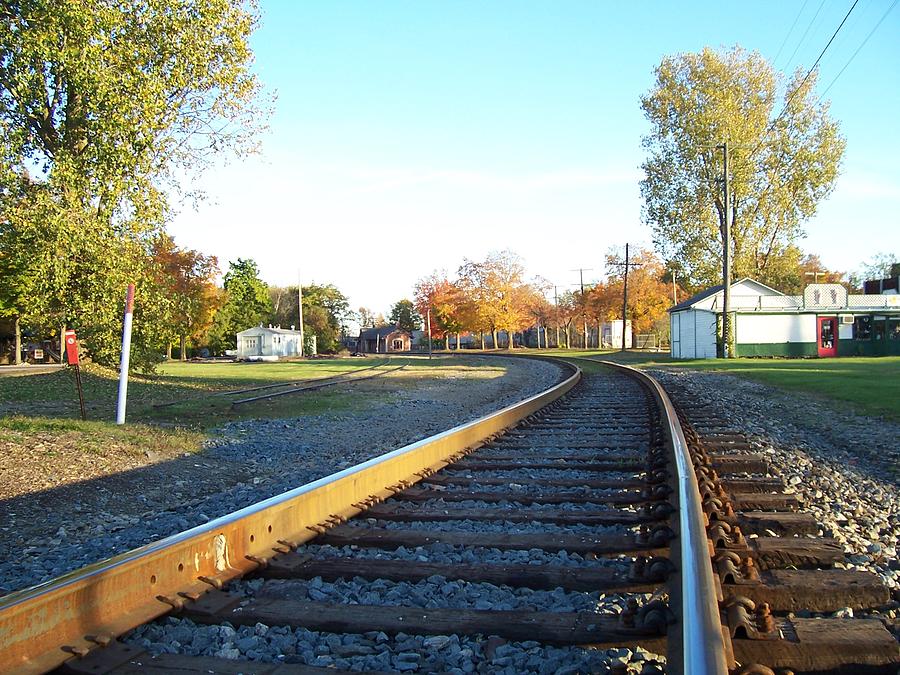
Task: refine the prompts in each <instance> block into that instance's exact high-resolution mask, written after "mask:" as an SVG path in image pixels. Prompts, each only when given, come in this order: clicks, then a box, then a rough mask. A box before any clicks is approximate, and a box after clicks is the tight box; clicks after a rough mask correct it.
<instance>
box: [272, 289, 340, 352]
mask: <svg viewBox="0 0 900 675" xmlns="http://www.w3.org/2000/svg"><path fill="white" fill-rule="evenodd" d="M269 293H270V296H271V299H272V315H271V318H270V321H271V323H273V324H276V325H280V326H281V327H282V328H287V327H288V326H294V327H295V328H299V326H300V312H299V311H298V308H297V287H296V286H286V287H278V286H273V287H272V288H270V289H269ZM352 316H353V313H352V312H351V311H350V303H349V301H348V300H347V297H346V296H345V295H344V294H343V293H341V291H340V290H339V289H338V288H337V286H335V285H334V284H324V285H321V284H310V285H309V286H304V287H303V330H304V333H306V334H307V335H315V336H316V349H317V350H318V351H319V352H324V353H332V352H335V351H337V350H338V349H339V347H340V338H341V336H342V335H345V334H346V332H347V322H348V321H349V320H350V318H351V317H352Z"/></svg>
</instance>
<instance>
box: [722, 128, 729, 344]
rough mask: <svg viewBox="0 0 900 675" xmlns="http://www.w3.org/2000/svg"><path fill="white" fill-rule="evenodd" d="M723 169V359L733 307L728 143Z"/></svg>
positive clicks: (723, 146)
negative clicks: (729, 314) (729, 316)
mask: <svg viewBox="0 0 900 675" xmlns="http://www.w3.org/2000/svg"><path fill="white" fill-rule="evenodd" d="M721 148H722V154H723V160H724V161H723V168H724V171H725V175H724V177H723V179H722V181H723V184H724V191H725V231H724V232H723V233H722V358H725V359H727V358H729V356H730V354H729V353H728V345H729V340H730V338H731V335H730V333H731V331H730V330H729V326H728V310H729V309H730V307H731V191H730V189H729V187H730V186H729V184H728V141H725V142H724V143H722V145H721Z"/></svg>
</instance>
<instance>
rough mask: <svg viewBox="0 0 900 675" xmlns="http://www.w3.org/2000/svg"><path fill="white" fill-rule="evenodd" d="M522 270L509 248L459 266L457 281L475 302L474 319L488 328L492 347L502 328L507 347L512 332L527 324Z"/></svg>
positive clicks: (495, 344)
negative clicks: (475, 312) (481, 260)
mask: <svg viewBox="0 0 900 675" xmlns="http://www.w3.org/2000/svg"><path fill="white" fill-rule="evenodd" d="M523 274H524V266H523V264H522V260H521V258H519V256H517V255H516V254H515V253H513V252H512V251H499V252H494V253H491V254H490V255H488V257H487V258H486V259H485V260H484V261H483V262H472V261H469V260H467V261H465V262H464V263H463V265H462V267H460V271H459V276H460V282H461V283H462V284H463V286H464V288H465V292H466V295H467V296H468V297H469V298H471V299H473V300H474V302H475V305H476V307H477V315H478V317H479V320H478V322H479V323H480V324H481V325H483V326H485V328H486V329H487V330H490V332H491V334H492V336H493V340H494V347H495V348H496V347H497V346H499V345H498V344H497V333H498V331H501V330H503V331H506V334H507V339H508V340H509V342H508V344H507V347H512V346H513V343H512V335H513V333H515V332H518V331H520V330H523V329H524V328H525V327H527V326H528V325H529V317H528V311H527V304H526V298H527V293H526V292H525V283H524V281H523V279H522V276H523Z"/></svg>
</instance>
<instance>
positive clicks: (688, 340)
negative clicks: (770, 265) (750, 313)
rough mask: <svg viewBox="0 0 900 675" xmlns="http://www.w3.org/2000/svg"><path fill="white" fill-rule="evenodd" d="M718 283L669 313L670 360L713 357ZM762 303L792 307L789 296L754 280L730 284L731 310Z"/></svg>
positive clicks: (719, 304) (719, 308) (718, 309)
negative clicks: (782, 304)
mask: <svg viewBox="0 0 900 675" xmlns="http://www.w3.org/2000/svg"><path fill="white" fill-rule="evenodd" d="M723 288H724V286H723V285H722V284H719V285H718V286H713V287H712V288H708V289H707V290H705V291H703V292H702V293H698V294H697V295H695V296H693V297H692V298H688V299H687V300H685V301H684V302H681V303H679V304H677V305H675V306H674V307H672V308H671V309H670V310H669V324H670V325H669V327H670V329H671V348H670V354H671V356H672V358H673V359H714V358H716V315H717V314H719V313H721V311H722V295H723V293H722V289H723ZM761 298H766V300H765V304H766V305H772V304H775V305H777V304H779V303H781V302H782V300H781V299H784V300H783V303H784V304H785V306H788V305H790V306H791V307H793V306H794V304H795V302H794V299H793V298H792V297H791V296H786V295H785V294H784V293H781V292H780V291H776V290H775V289H774V288H769V287H768V286H766V285H765V284H761V283H759V282H758V281H754V280H753V279H750V278H749V277H745V278H743V279H739V280H738V281H734V282H732V284H731V310H732V311H738V310H740V309H755V308H757V307H758V306H760V304H761V303H762V301H761Z"/></svg>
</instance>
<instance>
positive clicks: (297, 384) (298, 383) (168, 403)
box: [153, 359, 390, 408]
mask: <svg viewBox="0 0 900 675" xmlns="http://www.w3.org/2000/svg"><path fill="white" fill-rule="evenodd" d="M389 361H390V359H385V360H384V361H382V362H381V363H376V364H375V365H374V366H366V367H365V368H356V369H354V370H348V371H347V372H344V373H336V374H335V375H326V376H324V377H313V378H310V379H308V380H292V381H289V382H278V383H277V384H263V385H260V386H258V387H247V388H246V389H232V390H230V391H215V392H212V393H210V394H208V395H206V396H194V397H193V398H182V399H179V400H177V401H166V402H165V403H154V404H153V407H154V408H167V407H169V406H173V405H178V404H179V403H193V402H194V401H205V400H207V399H209V398H216V397H219V396H235V395H237V394H245V393H248V392H251V391H261V390H263V389H277V388H279V387H300V386H303V385H306V384H312V383H314V382H325V381H326V380H334V379H337V378H339V377H346V376H347V375H352V374H353V373H361V372H363V371H366V370H372V369H373V368H381V367H382V366H384V365H387V364H388V362H389Z"/></svg>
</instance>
